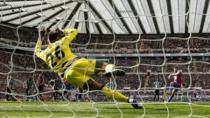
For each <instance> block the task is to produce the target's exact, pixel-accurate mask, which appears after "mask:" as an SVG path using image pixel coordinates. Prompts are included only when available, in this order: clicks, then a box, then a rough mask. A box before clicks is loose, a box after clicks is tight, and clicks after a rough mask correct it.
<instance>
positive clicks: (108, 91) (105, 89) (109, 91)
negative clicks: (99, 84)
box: [101, 86, 128, 102]
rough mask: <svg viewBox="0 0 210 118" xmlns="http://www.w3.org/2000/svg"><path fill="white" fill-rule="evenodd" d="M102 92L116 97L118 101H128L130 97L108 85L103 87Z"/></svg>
mask: <svg viewBox="0 0 210 118" xmlns="http://www.w3.org/2000/svg"><path fill="white" fill-rule="evenodd" d="M101 92H102V93H103V94H104V95H105V96H107V97H110V98H114V99H115V100H117V101H122V102H128V97H127V96H124V95H123V94H121V93H120V92H118V91H114V90H112V89H110V88H108V87H106V86H104V87H103V88H102V89H101Z"/></svg>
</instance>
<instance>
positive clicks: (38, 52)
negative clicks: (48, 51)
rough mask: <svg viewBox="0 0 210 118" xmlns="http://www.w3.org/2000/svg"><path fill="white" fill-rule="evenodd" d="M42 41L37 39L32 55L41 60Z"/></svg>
mask: <svg viewBox="0 0 210 118" xmlns="http://www.w3.org/2000/svg"><path fill="white" fill-rule="evenodd" d="M41 47H42V40H41V39H40V38H38V40H37V42H36V46H35V49H34V53H35V55H36V56H37V57H39V58H41V59H43V58H44V57H43V54H42V49H41Z"/></svg>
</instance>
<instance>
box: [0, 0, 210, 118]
mask: <svg viewBox="0 0 210 118" xmlns="http://www.w3.org/2000/svg"><path fill="white" fill-rule="evenodd" d="M206 4H207V5H208V4H209V0H132V1H129V0H122V1H118V0H113V1H112V0H23V1H19V0H15V1H12V0H1V1H0V11H1V12H0V85H1V87H0V101H1V102H0V104H1V105H0V116H2V117H5V118H9V117H41V116H42V117H106V118H107V117H208V116H207V115H206V113H208V109H209V107H210V105H205V104H206V103H207V102H208V101H209V100H210V96H209V95H210V84H209V81H210V80H209V75H210V70H209V67H210V66H209V64H210V63H209V60H210V59H209V49H210V39H209V35H208V33H209V22H210V20H209V19H208V18H209V8H208V6H207V5H206ZM41 27H46V28H48V29H56V28H60V29H66V28H76V29H78V30H79V31H80V33H79V35H78V37H77V38H76V39H75V40H74V41H73V43H72V45H71V49H72V52H74V53H75V54H76V55H78V56H81V57H86V58H90V59H96V60H97V61H100V62H107V63H112V64H115V65H116V66H117V67H118V68H120V69H123V70H125V72H126V75H125V76H123V77H117V76H112V77H110V78H108V77H104V76H103V75H98V76H96V77H94V79H95V80H96V81H98V82H100V83H102V84H104V85H105V86H107V87H109V88H111V89H113V90H115V91H120V92H122V93H123V94H125V95H126V96H129V97H133V98H135V99H137V100H138V101H139V102H140V103H141V104H142V105H143V109H142V110H134V111H132V110H133V109H132V107H131V105H130V104H129V103H123V102H118V101H116V100H115V99H114V98H113V99H112V98H107V97H106V96H104V95H103V94H101V93H100V91H89V90H83V91H82V90H80V89H78V88H77V87H75V86H73V85H71V84H69V83H68V82H64V81H62V80H60V78H59V77H58V76H57V75H56V74H55V73H53V72H52V71H51V70H50V69H49V67H48V66H47V65H46V64H45V63H44V62H43V61H42V60H40V59H39V58H37V57H36V56H35V54H34V47H35V44H36V41H37V39H38V37H39V35H40V32H39V29H40V28H41ZM46 46H47V43H46V42H45V45H43V48H46ZM174 68H176V69H177V70H178V71H179V72H181V73H182V79H183V86H182V87H181V88H176V89H177V92H176V93H175V95H174V97H173V99H172V101H171V102H168V101H169V98H170V96H171V95H172V91H173V90H174V86H173V84H172V82H173V79H174V78H170V77H169V75H170V74H172V73H174ZM157 82H158V83H157ZM157 90H159V96H156V97H155V93H156V91H157ZM180 106H181V107H183V109H184V111H180V108H179V107H180ZM198 107H199V108H201V109H207V111H205V112H201V113H198V112H196V110H197V109H198ZM107 109H108V110H107ZM157 112H160V114H161V115H158V114H159V113H157ZM179 112H180V115H179ZM115 115H116V116H115Z"/></svg>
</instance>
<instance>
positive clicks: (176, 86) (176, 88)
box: [168, 83, 179, 102]
mask: <svg viewBox="0 0 210 118" xmlns="http://www.w3.org/2000/svg"><path fill="white" fill-rule="evenodd" d="M173 87H174V88H173V91H172V94H171V96H170V97H169V100H168V102H170V101H171V100H172V99H173V97H174V95H175V94H176V92H177V91H178V88H179V86H178V85H177V84H176V83H174V85H173Z"/></svg>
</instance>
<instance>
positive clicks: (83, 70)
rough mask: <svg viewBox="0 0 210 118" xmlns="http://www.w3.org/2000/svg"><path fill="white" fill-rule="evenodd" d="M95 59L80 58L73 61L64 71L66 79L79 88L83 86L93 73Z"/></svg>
mask: <svg viewBox="0 0 210 118" xmlns="http://www.w3.org/2000/svg"><path fill="white" fill-rule="evenodd" d="M95 66H96V60H93V59H86V58H81V59H78V60H76V61H74V62H73V63H72V64H71V66H70V67H69V68H68V69H67V70H66V71H65V75H64V77H65V78H66V80H67V81H68V82H69V83H70V84H72V85H75V86H77V87H79V88H83V86H84V84H85V82H87V81H88V80H89V79H90V78H91V75H93V74H94V73H95Z"/></svg>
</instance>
